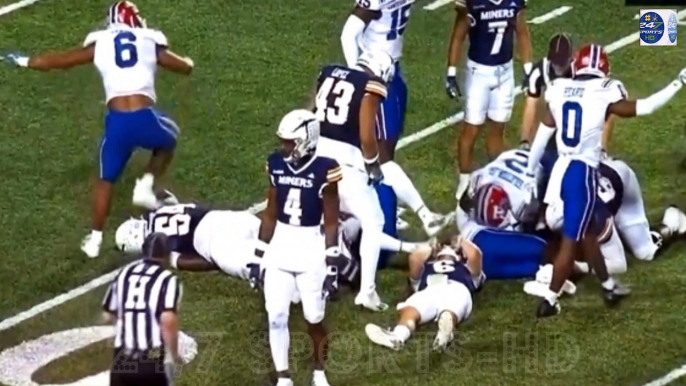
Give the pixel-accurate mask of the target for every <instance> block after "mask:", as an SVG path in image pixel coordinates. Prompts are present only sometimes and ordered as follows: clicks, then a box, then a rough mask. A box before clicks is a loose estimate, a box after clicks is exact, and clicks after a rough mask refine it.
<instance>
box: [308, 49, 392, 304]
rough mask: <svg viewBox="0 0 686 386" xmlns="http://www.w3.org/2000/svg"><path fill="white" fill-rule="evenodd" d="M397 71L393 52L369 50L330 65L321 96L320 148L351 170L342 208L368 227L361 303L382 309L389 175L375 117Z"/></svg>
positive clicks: (343, 185) (323, 75) (322, 76)
mask: <svg viewBox="0 0 686 386" xmlns="http://www.w3.org/2000/svg"><path fill="white" fill-rule="evenodd" d="M392 75H393V60H392V59H391V57H390V56H389V55H387V54H386V53H384V52H378V53H371V52H365V53H363V54H362V55H361V56H360V57H359V59H358V63H357V64H356V65H355V66H354V68H348V67H343V66H335V65H334V66H326V67H324V68H323V69H322V71H321V73H320V75H319V78H318V80H317V81H318V82H317V95H316V100H315V112H316V116H317V119H318V120H319V121H320V122H321V136H322V138H321V139H320V141H319V144H318V146H317V153H318V154H321V155H323V156H325V157H330V158H333V159H335V160H336V161H338V164H340V166H341V168H342V170H343V174H344V175H345V179H344V180H343V181H342V182H341V183H340V192H339V193H340V199H341V208H342V210H343V211H344V212H346V213H350V214H352V215H353V216H355V217H357V218H358V219H359V220H360V222H361V223H362V229H363V230H364V232H363V235H362V240H361V243H360V255H361V256H362V261H361V264H362V283H361V287H360V292H359V294H358V295H357V296H356V297H355V304H357V305H362V306H364V307H366V308H369V309H371V310H377V311H381V310H384V309H386V308H387V307H388V306H387V305H386V304H384V303H382V302H381V299H380V298H379V295H378V294H377V292H376V284H375V283H376V269H377V265H378V262H379V252H380V245H381V244H380V239H381V234H382V230H383V226H384V217H383V213H382V212H381V207H380V204H379V198H378V196H377V195H376V193H375V191H374V186H373V185H375V184H379V183H380V182H381V180H382V179H383V173H382V171H381V166H380V163H379V149H378V143H377V140H376V136H375V134H374V122H375V117H376V114H377V112H378V111H379V106H380V105H381V102H382V101H383V99H384V98H385V97H386V93H387V90H386V85H385V83H386V82H387V81H388V80H389V79H390V78H391V76H392ZM365 170H366V172H365Z"/></svg>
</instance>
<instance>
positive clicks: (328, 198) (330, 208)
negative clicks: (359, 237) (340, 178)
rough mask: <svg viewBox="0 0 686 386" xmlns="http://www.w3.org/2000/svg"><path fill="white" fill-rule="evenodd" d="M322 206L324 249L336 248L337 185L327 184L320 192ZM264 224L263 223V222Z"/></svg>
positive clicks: (335, 183) (338, 206)
mask: <svg viewBox="0 0 686 386" xmlns="http://www.w3.org/2000/svg"><path fill="white" fill-rule="evenodd" d="M322 203H323V205H324V237H325V238H326V241H325V242H326V248H331V247H335V246H338V219H339V208H340V202H339V197H338V183H337V182H334V183H329V184H328V185H327V186H326V187H325V188H324V190H323V191H322ZM263 222H264V221H263Z"/></svg>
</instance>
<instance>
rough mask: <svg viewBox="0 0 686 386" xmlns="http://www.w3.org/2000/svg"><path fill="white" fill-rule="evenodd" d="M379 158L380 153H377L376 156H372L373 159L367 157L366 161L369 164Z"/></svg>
mask: <svg viewBox="0 0 686 386" xmlns="http://www.w3.org/2000/svg"><path fill="white" fill-rule="evenodd" d="M378 160H379V153H376V155H375V156H374V157H372V158H371V159H367V158H365V159H364V163H365V164H367V165H371V164H373V163H376V161H378Z"/></svg>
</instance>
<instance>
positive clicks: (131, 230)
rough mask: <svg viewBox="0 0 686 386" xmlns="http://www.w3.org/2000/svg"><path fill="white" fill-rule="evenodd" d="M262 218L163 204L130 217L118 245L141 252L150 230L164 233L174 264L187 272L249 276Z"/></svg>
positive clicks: (119, 233)
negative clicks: (148, 211) (137, 215)
mask: <svg viewBox="0 0 686 386" xmlns="http://www.w3.org/2000/svg"><path fill="white" fill-rule="evenodd" d="M259 228H260V220H259V219H258V218H257V217H256V216H255V215H253V214H251V213H249V212H247V211H231V210H210V209H206V208H202V207H199V206H197V205H195V204H177V205H169V206H163V207H161V208H159V209H157V210H155V211H152V212H150V213H148V214H147V215H146V216H145V217H144V218H140V219H134V218H131V219H129V220H126V221H125V222H124V223H122V224H121V225H120V226H119V228H117V232H116V234H115V241H116V244H117V247H118V248H119V249H120V250H122V251H124V252H126V253H139V252H140V251H141V248H142V246H143V240H144V239H145V237H146V236H147V235H149V234H150V233H155V232H157V233H164V234H165V235H167V237H168V238H169V242H170V244H171V245H170V250H171V251H173V253H172V259H171V265H172V266H173V267H174V268H176V269H179V270H185V271H214V270H220V271H222V272H224V273H225V274H227V275H229V276H233V277H236V278H239V279H245V280H247V279H248V268H247V265H248V264H249V263H250V262H251V261H252V260H251V258H252V252H253V250H254V247H255V240H257V233H258V231H259Z"/></svg>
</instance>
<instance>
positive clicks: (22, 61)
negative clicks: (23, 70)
mask: <svg viewBox="0 0 686 386" xmlns="http://www.w3.org/2000/svg"><path fill="white" fill-rule="evenodd" d="M17 65H18V66H20V67H28V66H29V58H28V57H25V58H17Z"/></svg>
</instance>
